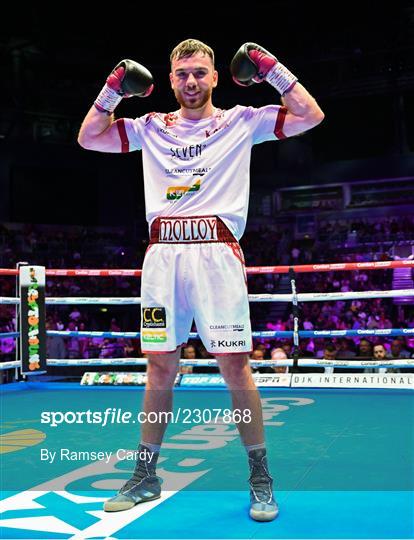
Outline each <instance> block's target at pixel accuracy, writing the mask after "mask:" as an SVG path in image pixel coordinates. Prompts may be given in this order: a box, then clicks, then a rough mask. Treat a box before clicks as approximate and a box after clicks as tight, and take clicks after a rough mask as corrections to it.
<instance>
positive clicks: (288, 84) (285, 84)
mask: <svg viewBox="0 0 414 540" xmlns="http://www.w3.org/2000/svg"><path fill="white" fill-rule="evenodd" d="M297 80H298V78H297V77H295V75H293V73H291V72H290V71H289V70H288V68H287V67H285V66H284V65H283V64H281V63H280V62H277V63H276V64H275V66H274V67H272V69H270V70H269V71H268V73H267V75H266V81H267V82H268V83H269V84H271V85H272V86H273V87H274V88H276V90H277V91H278V92H279V94H281V95H282V96H283V94H284V93H285V92H287V91H288V90H290V89H291V88H292V87H293V85H294V84H295V82H296V81H297Z"/></svg>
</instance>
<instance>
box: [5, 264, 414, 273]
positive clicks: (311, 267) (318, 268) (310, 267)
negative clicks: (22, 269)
mask: <svg viewBox="0 0 414 540" xmlns="http://www.w3.org/2000/svg"><path fill="white" fill-rule="evenodd" d="M406 267H413V268H414V260H403V261H372V262H349V263H326V264H299V265H296V266H286V265H285V266H250V267H248V268H246V272H247V273H248V274H287V273H289V270H290V269H291V268H293V270H294V271H295V272H297V273H300V272H332V271H335V270H341V271H348V270H362V269H363V270H383V269H387V268H406ZM141 274H142V270H129V269H107V270H102V269H48V270H46V276H66V277H68V276H71V277H84V276H95V277H112V276H124V277H140V276H141ZM2 275H3V276H17V275H18V270H15V269H10V268H0V276H2Z"/></svg>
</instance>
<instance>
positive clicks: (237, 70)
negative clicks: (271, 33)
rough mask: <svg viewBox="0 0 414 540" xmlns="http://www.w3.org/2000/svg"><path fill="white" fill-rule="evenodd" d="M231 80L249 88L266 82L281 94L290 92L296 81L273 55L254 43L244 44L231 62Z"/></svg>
mask: <svg viewBox="0 0 414 540" xmlns="http://www.w3.org/2000/svg"><path fill="white" fill-rule="evenodd" d="M230 71H231V73H232V75H233V80H234V81H235V82H236V83H237V84H239V85H241V86H249V85H251V84H253V83H260V82H263V81H264V80H266V81H267V82H269V83H270V84H271V85H272V86H274V87H275V88H276V90H277V91H278V92H279V93H280V94H281V95H283V94H285V93H286V92H289V90H291V89H292V88H293V87H294V85H295V83H296V81H297V80H298V79H297V77H295V75H293V73H291V72H290V71H289V70H288V69H287V68H286V67H285V66H284V65H283V64H281V63H280V62H279V61H278V60H277V58H276V57H275V56H273V54H271V53H270V52H269V51H267V50H266V49H264V48H263V47H261V46H260V45H257V44H256V43H244V45H242V46H241V47H240V49H239V50H238V51H237V53H236V54H235V55H234V57H233V60H232V61H231V65H230Z"/></svg>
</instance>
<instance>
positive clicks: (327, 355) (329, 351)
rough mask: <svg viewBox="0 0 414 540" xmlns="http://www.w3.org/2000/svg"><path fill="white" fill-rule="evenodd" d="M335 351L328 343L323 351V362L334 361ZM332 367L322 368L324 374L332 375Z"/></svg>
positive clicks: (333, 346) (331, 344) (332, 345)
mask: <svg viewBox="0 0 414 540" xmlns="http://www.w3.org/2000/svg"><path fill="white" fill-rule="evenodd" d="M336 354H337V350H336V347H335V345H334V344H333V343H328V344H327V345H326V347H325V348H324V350H323V360H336ZM333 372H334V367H333V366H328V367H325V368H324V373H333Z"/></svg>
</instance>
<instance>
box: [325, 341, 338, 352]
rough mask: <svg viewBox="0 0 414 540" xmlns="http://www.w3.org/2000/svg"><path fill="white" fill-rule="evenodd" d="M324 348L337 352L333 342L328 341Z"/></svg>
mask: <svg viewBox="0 0 414 540" xmlns="http://www.w3.org/2000/svg"><path fill="white" fill-rule="evenodd" d="M324 350H325V351H328V352H336V347H335V345H334V344H333V343H328V345H326V346H325V349H324Z"/></svg>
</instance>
